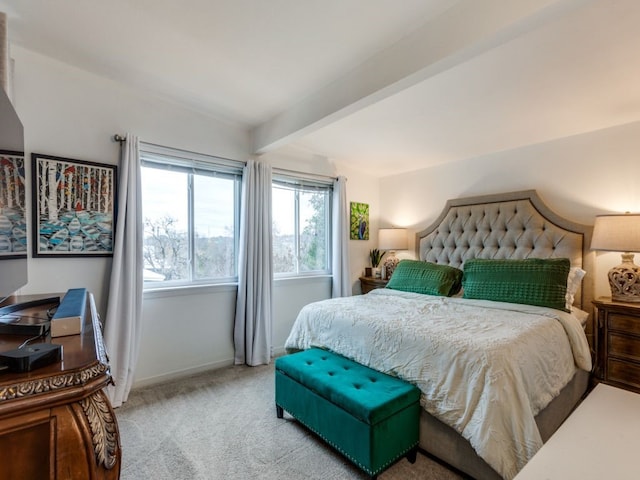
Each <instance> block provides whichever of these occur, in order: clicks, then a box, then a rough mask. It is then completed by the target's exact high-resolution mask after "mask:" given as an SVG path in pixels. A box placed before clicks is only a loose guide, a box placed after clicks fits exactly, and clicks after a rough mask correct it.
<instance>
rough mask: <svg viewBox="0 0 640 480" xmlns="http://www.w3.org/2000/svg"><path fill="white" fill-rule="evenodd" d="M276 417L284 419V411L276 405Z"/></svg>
mask: <svg viewBox="0 0 640 480" xmlns="http://www.w3.org/2000/svg"><path fill="white" fill-rule="evenodd" d="M276 415H277V416H278V418H283V417H284V410H283V409H282V407H281V406H280V405H276Z"/></svg>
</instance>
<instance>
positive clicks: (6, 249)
mask: <svg viewBox="0 0 640 480" xmlns="http://www.w3.org/2000/svg"><path fill="white" fill-rule="evenodd" d="M24 172H25V169H24V152H13V151H8V150H0V260H2V259H5V258H21V257H26V256H27V217H26V193H25V179H24Z"/></svg>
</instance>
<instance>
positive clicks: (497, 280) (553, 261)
mask: <svg viewBox="0 0 640 480" xmlns="http://www.w3.org/2000/svg"><path fill="white" fill-rule="evenodd" d="M569 268H570V263H569V259H568V258H545V259H543V258H528V259H526V260H488V259H480V258H475V259H471V260H467V261H466V262H465V264H464V275H463V277H462V288H463V291H464V294H463V297H464V298H476V299H483V300H494V301H498V302H509V303H522V304H526V305H537V306H541V307H550V308H555V309H558V310H563V311H565V312H566V311H567V308H566V298H565V294H566V293H567V276H568V275H569Z"/></svg>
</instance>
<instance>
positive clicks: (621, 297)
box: [609, 253, 640, 303]
mask: <svg viewBox="0 0 640 480" xmlns="http://www.w3.org/2000/svg"><path fill="white" fill-rule="evenodd" d="M609 286H611V299H612V300H614V301H616V302H631V303H638V302H640V267H638V265H636V264H635V263H633V253H623V254H622V264H620V265H618V266H617V267H614V268H612V269H611V270H609Z"/></svg>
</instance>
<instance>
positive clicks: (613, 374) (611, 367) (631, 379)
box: [607, 358, 640, 390]
mask: <svg viewBox="0 0 640 480" xmlns="http://www.w3.org/2000/svg"><path fill="white" fill-rule="evenodd" d="M607 381H609V382H620V383H624V384H626V385H629V386H630V387H632V388H634V389H635V390H640V365H636V364H635V363H631V362H625V361H622V360H616V359H615V358H609V360H608V361H607Z"/></svg>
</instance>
